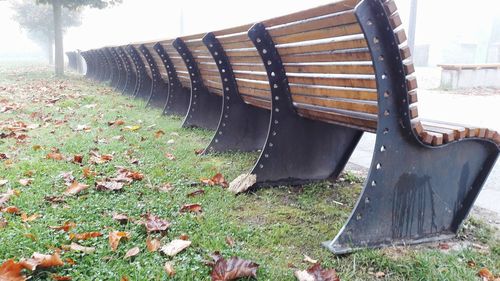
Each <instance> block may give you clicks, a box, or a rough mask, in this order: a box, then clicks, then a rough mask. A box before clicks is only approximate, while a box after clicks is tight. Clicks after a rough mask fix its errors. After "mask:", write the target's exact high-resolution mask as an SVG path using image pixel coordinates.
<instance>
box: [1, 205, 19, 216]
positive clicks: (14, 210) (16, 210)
mask: <svg viewBox="0 0 500 281" xmlns="http://www.w3.org/2000/svg"><path fill="white" fill-rule="evenodd" d="M2 212H4V213H8V214H13V215H15V214H19V213H20V212H21V210H20V209H19V208H18V207H16V206H8V207H6V208H3V209H2Z"/></svg>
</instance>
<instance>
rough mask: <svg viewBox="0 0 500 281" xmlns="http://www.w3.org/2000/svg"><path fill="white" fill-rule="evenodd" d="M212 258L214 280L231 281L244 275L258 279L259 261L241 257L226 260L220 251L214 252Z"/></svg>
mask: <svg viewBox="0 0 500 281" xmlns="http://www.w3.org/2000/svg"><path fill="white" fill-rule="evenodd" d="M212 258H213V259H214V263H213V264H211V266H212V272H211V273H210V277H212V281H229V280H236V279H239V278H242V277H252V278H255V279H257V269H258V268H259V265H258V264H257V263H254V262H252V261H249V260H244V259H241V258H239V257H232V258H230V259H229V260H226V259H224V258H223V257H222V256H221V255H220V254H219V253H218V252H216V253H214V254H213V255H212Z"/></svg>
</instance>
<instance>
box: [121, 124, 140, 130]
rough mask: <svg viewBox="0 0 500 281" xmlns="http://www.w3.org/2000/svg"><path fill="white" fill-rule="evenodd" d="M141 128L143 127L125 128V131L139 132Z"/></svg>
mask: <svg viewBox="0 0 500 281" xmlns="http://www.w3.org/2000/svg"><path fill="white" fill-rule="evenodd" d="M140 128H141V126H139V125H135V126H125V127H124V128H123V130H124V131H131V132H135V131H137V130H139V129H140Z"/></svg>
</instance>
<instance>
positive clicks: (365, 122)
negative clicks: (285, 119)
mask: <svg viewBox="0 0 500 281" xmlns="http://www.w3.org/2000/svg"><path fill="white" fill-rule="evenodd" d="M295 106H296V107H297V113H298V114H299V115H301V116H303V117H305V118H310V119H314V120H320V121H323V122H328V123H332V124H340V125H344V126H348V127H352V128H357V129H361V130H364V131H368V132H372V133H374V132H375V131H376V128H377V120H376V116H372V118H368V117H367V118H366V119H363V118H361V117H353V116H348V115H342V114H339V113H335V112H329V111H321V110H310V109H309V107H306V106H304V105H301V104H296V105H295Z"/></svg>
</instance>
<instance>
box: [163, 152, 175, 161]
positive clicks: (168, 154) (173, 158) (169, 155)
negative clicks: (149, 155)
mask: <svg viewBox="0 0 500 281" xmlns="http://www.w3.org/2000/svg"><path fill="white" fill-rule="evenodd" d="M165 157H167V159H168V160H175V156H174V155H173V154H172V153H165Z"/></svg>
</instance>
